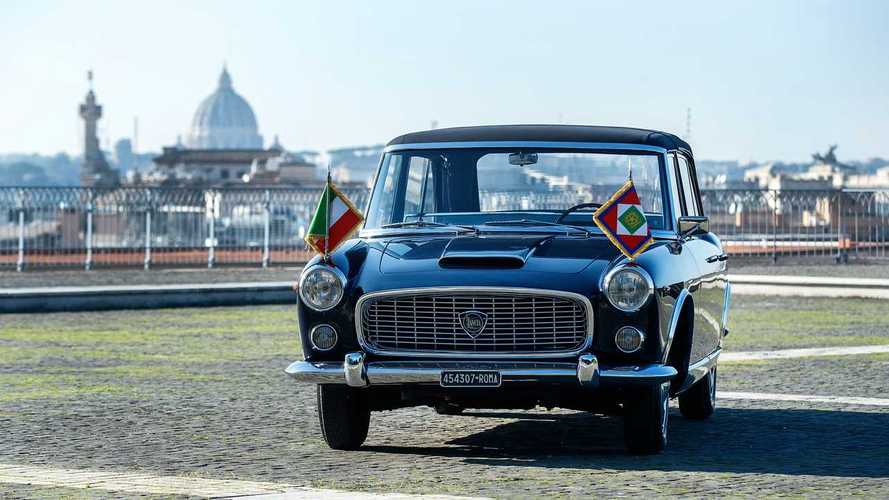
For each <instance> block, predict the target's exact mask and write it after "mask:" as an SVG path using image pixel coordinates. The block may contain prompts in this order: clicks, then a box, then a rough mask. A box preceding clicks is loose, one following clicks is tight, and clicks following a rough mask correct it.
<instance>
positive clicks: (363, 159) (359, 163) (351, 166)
mask: <svg viewBox="0 0 889 500" xmlns="http://www.w3.org/2000/svg"><path fill="white" fill-rule="evenodd" d="M383 148H385V145H383V144H374V145H371V146H355V147H348V148H338V149H331V150H329V151H327V157H328V160H329V162H330V170H331V176H332V177H333V180H334V181H336V182H337V183H338V184H341V185H347V184H352V185H362V186H369V185H370V183H371V182H373V178H374V176H375V175H376V173H377V167H378V166H379V165H380V157H381V156H382V155H383Z"/></svg>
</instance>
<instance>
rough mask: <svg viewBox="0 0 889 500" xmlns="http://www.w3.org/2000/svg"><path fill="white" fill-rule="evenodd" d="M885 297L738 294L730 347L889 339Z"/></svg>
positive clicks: (825, 344) (828, 344) (874, 342)
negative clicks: (806, 296)
mask: <svg viewBox="0 0 889 500" xmlns="http://www.w3.org/2000/svg"><path fill="white" fill-rule="evenodd" d="M886 308H887V303H886V301H882V300H875V299H846V298H844V299H833V298H820V297H818V298H814V297H813V298H803V297H763V296H750V295H739V296H736V297H734V299H733V303H732V309H731V311H730V313H729V317H730V320H729V322H730V325H729V326H730V330H731V334H730V335H729V336H728V337H727V338H726V340H725V346H726V347H727V348H728V349H731V350H739V351H740V350H762V349H790V348H796V347H833V346H853V345H884V344H889V315H887V314H886V313H885V311H886Z"/></svg>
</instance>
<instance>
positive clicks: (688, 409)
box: [679, 366, 716, 420]
mask: <svg viewBox="0 0 889 500" xmlns="http://www.w3.org/2000/svg"><path fill="white" fill-rule="evenodd" d="M715 409H716V367H715V366H714V367H713V368H711V369H710V371H709V372H707V375H706V376H705V377H704V378H703V379H701V380H700V381H698V383H697V384H695V385H693V386H691V387H690V388H689V389H688V390H687V391H685V392H683V393H682V394H680V395H679V411H680V412H682V416H683V417H685V418H690V419H693V420H704V419H706V418H710V415H713V411H714V410H715Z"/></svg>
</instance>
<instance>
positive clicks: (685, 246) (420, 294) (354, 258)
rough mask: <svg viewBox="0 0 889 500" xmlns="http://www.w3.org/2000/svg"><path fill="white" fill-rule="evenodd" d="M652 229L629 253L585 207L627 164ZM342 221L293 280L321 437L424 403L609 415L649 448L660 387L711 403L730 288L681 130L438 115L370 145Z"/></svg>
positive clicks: (334, 440) (358, 434)
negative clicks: (353, 214)
mask: <svg viewBox="0 0 889 500" xmlns="http://www.w3.org/2000/svg"><path fill="white" fill-rule="evenodd" d="M629 170H631V171H632V179H633V182H634V184H635V188H636V191H637V192H638V194H639V198H640V200H641V205H642V207H643V212H644V215H645V219H646V220H647V224H648V226H649V228H650V230H651V234H652V235H653V237H654V239H655V241H654V243H653V244H652V245H651V246H649V247H648V249H647V250H645V251H644V252H643V253H642V254H641V255H639V256H638V257H636V258H635V259H633V260H629V259H627V258H626V257H624V255H623V254H622V253H621V252H619V251H618V249H617V248H616V247H615V246H614V245H613V244H612V242H611V241H609V239H608V238H606V237H605V236H604V235H603V233H602V232H601V231H600V230H599V228H598V227H597V226H596V225H595V224H594V223H593V217H592V213H593V211H594V210H595V209H596V208H597V207H599V206H600V205H601V204H602V203H604V202H605V201H606V200H608V199H609V197H610V196H611V195H612V194H613V193H614V192H615V191H616V190H617V189H618V188H619V187H620V186H621V184H623V183H624V182H625V181H626V179H627V177H628V171H629ZM365 215H366V222H365V225H364V227H363V229H362V230H361V232H360V233H359V237H358V238H356V239H353V240H350V241H348V242H346V243H345V244H343V245H342V246H341V247H340V248H339V249H337V251H335V252H333V253H332V254H331V255H330V258H329V259H326V260H322V259H321V258H318V257H316V258H315V259H313V260H312V261H311V262H309V263H308V265H307V266H306V267H305V269H304V270H303V273H302V275H301V276H300V281H299V297H300V299H299V305H298V313H299V331H300V336H301V340H302V347H303V354H304V356H305V360H304V361H297V362H295V363H293V364H291V365H290V366H289V367H287V369H286V371H287V373H288V374H290V375H291V376H293V377H294V378H295V379H296V380H298V381H300V382H308V383H313V384H317V394H318V413H319V417H320V421H321V429H322V431H323V433H324V438H325V439H326V441H327V443H328V445H330V446H331V447H332V448H336V449H355V448H358V447H359V446H361V444H362V443H363V442H364V440H365V438H366V437H367V432H368V422H369V419H370V414H371V412H374V411H381V410H393V409H396V408H402V407H409V406H417V405H428V406H431V407H433V408H435V409H436V411H438V412H439V413H441V414H457V413H460V412H461V411H463V410H464V409H466V408H534V407H537V406H542V407H546V408H553V407H560V408H568V409H575V410H581V411H590V412H597V413H606V414H618V415H623V417H624V422H625V425H624V429H625V442H626V445H627V447H628V448H629V450H630V451H632V452H635V453H654V452H658V451H660V450H662V449H663V448H664V446H665V444H666V441H667V420H668V402H669V399H670V398H673V397H678V398H679V409H680V411H681V413H682V415H684V416H685V417H687V418H693V419H704V418H707V417H709V416H710V415H711V414H712V413H713V409H714V404H715V396H716V362H717V358H718V357H719V353H720V349H721V345H722V339H723V337H724V336H725V335H726V333H727V329H726V321H727V313H728V309H729V301H730V296H731V292H730V286H729V283H728V282H727V280H726V259H727V257H726V255H725V253H724V250H723V247H722V244H721V243H720V241H719V239H718V238H717V237H716V236H715V235H714V234H712V233H711V232H710V231H709V223H708V219H707V217H706V216H705V214H704V212H703V208H702V205H701V199H700V195H699V192H698V186H697V181H696V176H695V168H694V160H693V158H692V152H691V148H690V147H689V145H688V144H687V143H686V142H684V141H683V140H681V139H679V138H678V137H676V136H674V135H671V134H667V133H663V132H657V131H653V130H641V129H631V128H614V127H586V126H562V125H539V126H538V125H516V126H491V127H467V128H452V129H439V130H433V131H427V132H417V133H412V134H407V135H403V136H401V137H398V138H396V139H394V140H392V141H391V142H390V143H389V144H388V145H387V146H386V149H385V154H384V155H383V158H382V161H381V163H380V167H379V172H378V173H377V177H376V182H375V184H374V188H373V194H372V197H371V200H370V202H369V204H368V206H367V208H366V214H365Z"/></svg>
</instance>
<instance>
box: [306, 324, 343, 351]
mask: <svg viewBox="0 0 889 500" xmlns="http://www.w3.org/2000/svg"><path fill="white" fill-rule="evenodd" d="M336 338H337V335H336V330H334V328H333V327H332V326H330V325H318V326H316V327H315V328H312V332H311V334H310V335H309V340H311V341H312V347H314V348H315V349H317V350H319V351H329V350H331V349H333V346H335V345H336Z"/></svg>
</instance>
